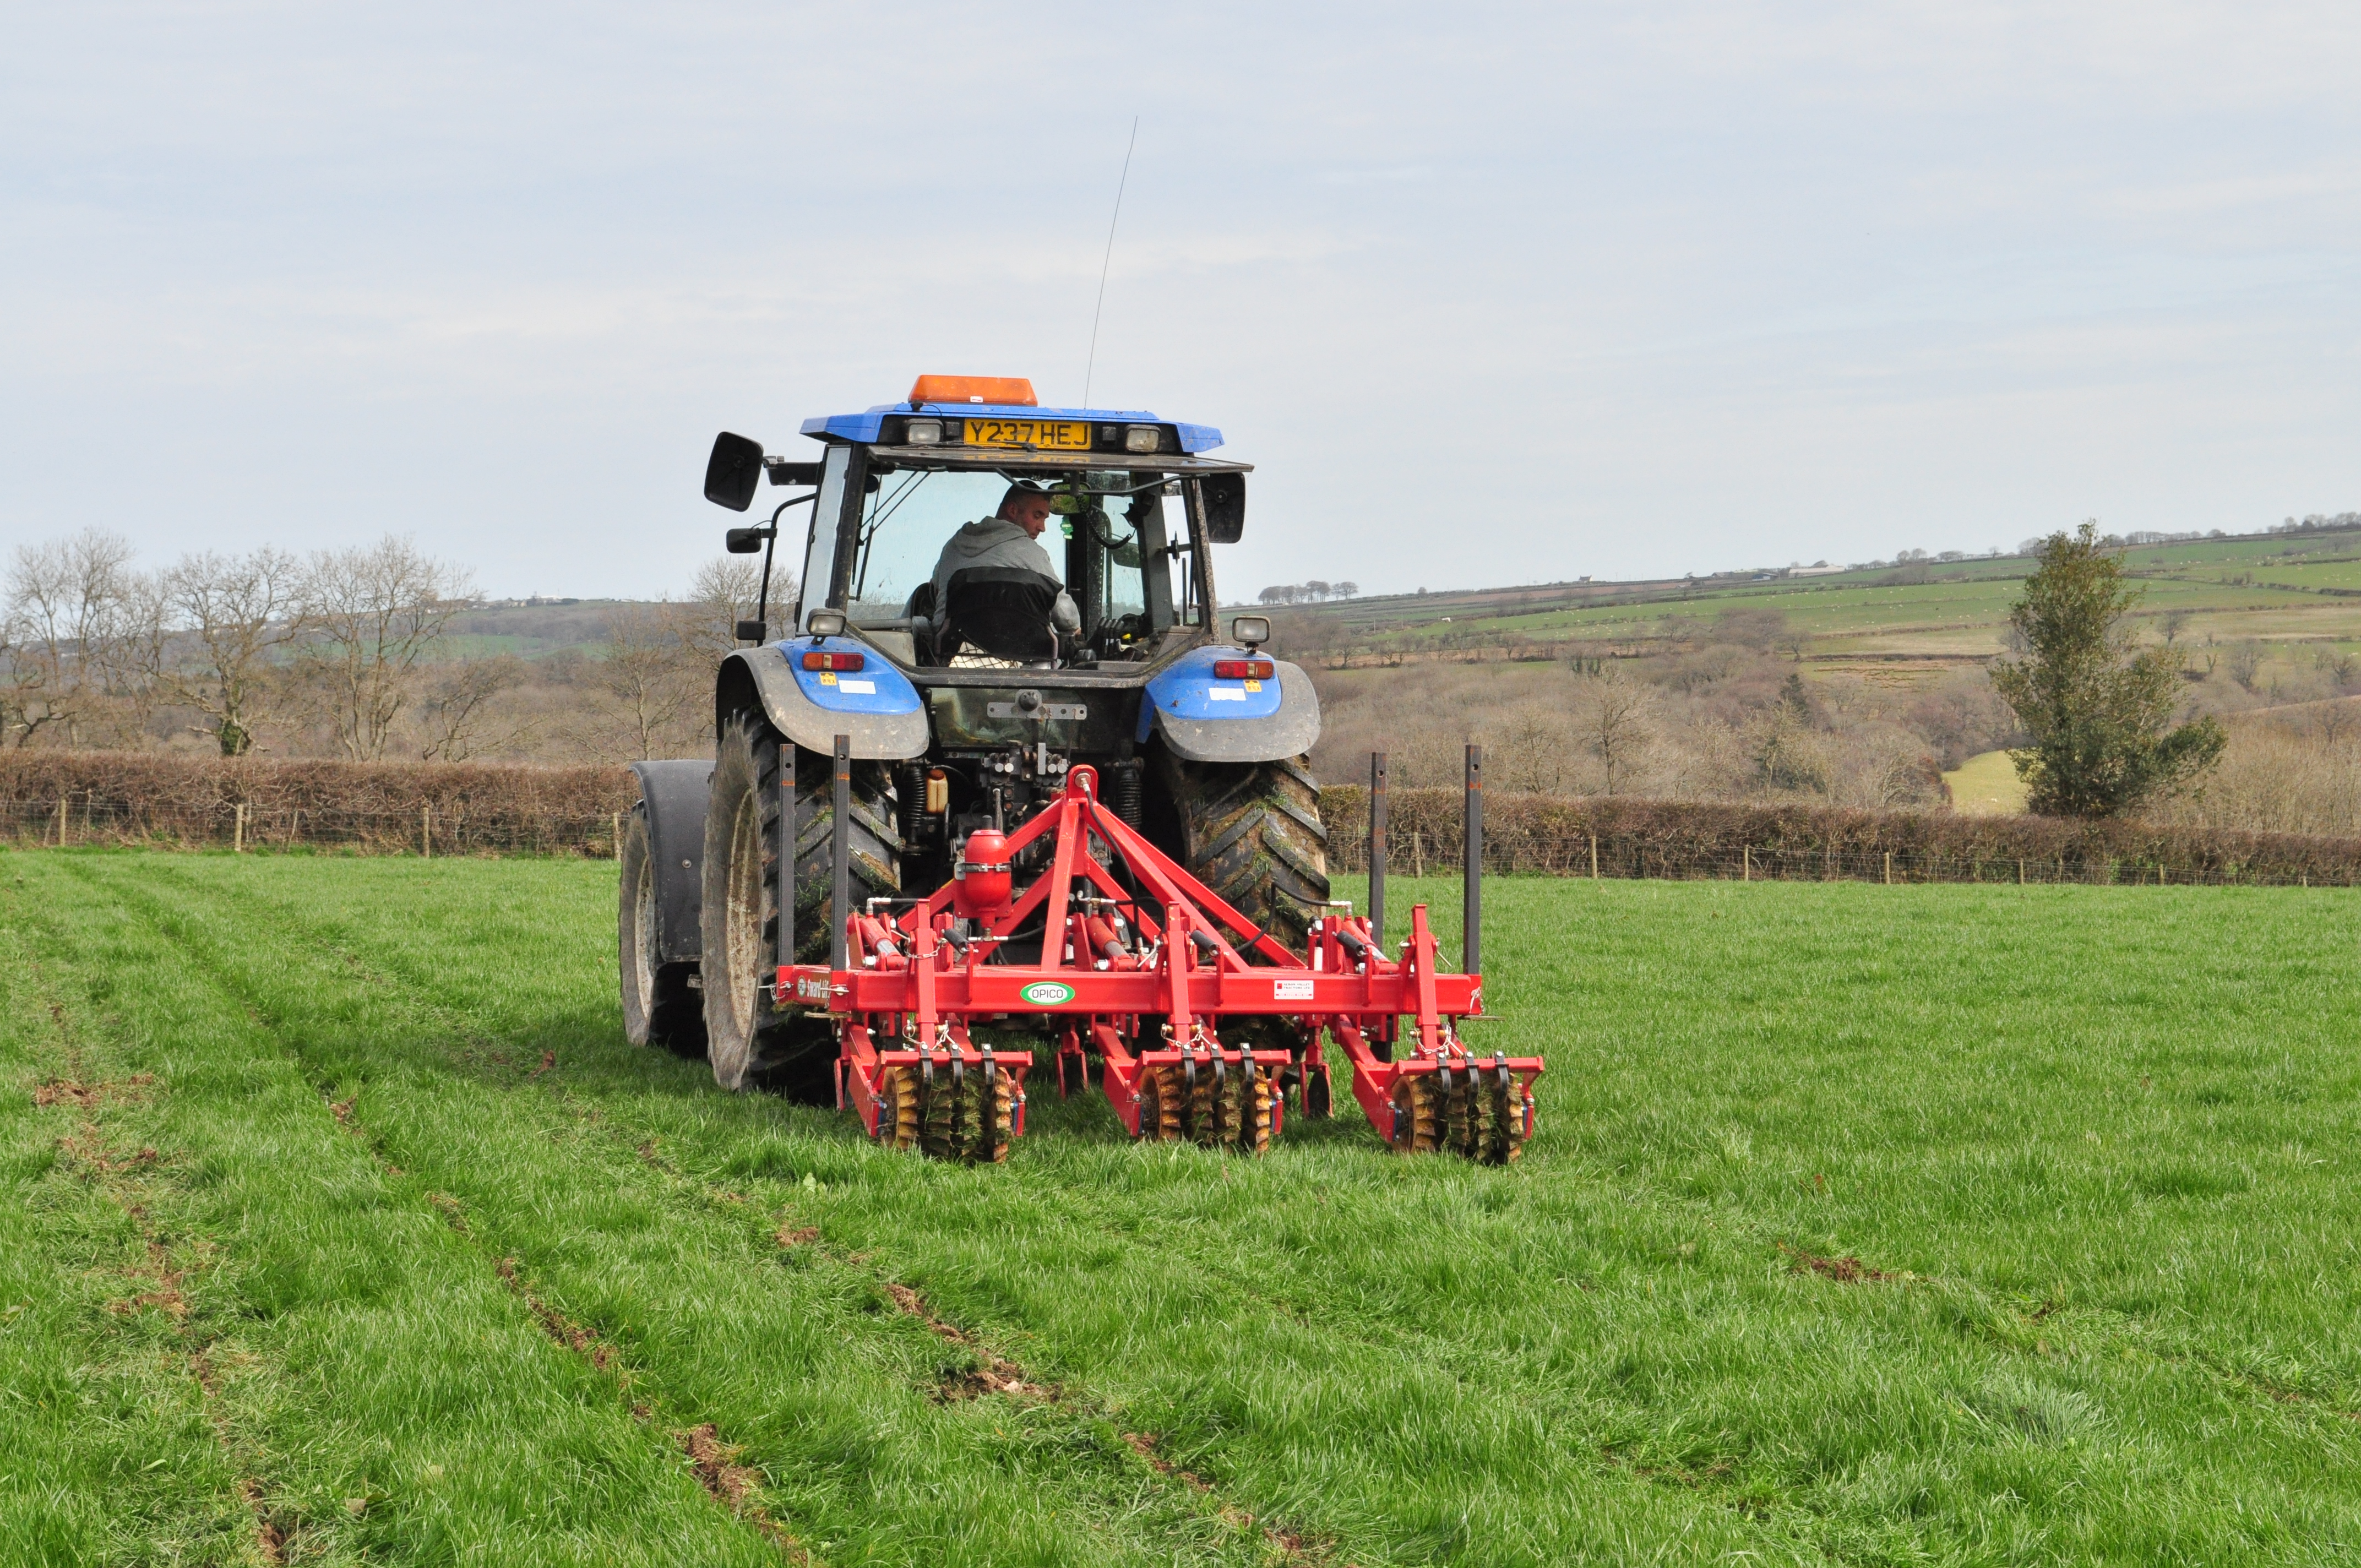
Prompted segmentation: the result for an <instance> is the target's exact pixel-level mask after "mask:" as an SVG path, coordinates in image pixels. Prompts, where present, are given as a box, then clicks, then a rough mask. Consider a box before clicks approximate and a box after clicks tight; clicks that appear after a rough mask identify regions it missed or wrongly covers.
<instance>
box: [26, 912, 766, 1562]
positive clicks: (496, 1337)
mask: <svg viewBox="0 0 2361 1568" xmlns="http://www.w3.org/2000/svg"><path fill="white" fill-rule="evenodd" d="M76 869H81V868H76ZM87 881H88V879H87V878H83V877H70V878H67V879H59V880H58V881H54V882H52V883H50V891H51V892H53V893H61V894H65V895H66V896H64V897H60V898H52V899H51V900H50V901H49V902H48V903H47V904H46V905H45V906H44V908H43V910H42V911H41V916H40V918H39V919H38V920H34V921H27V922H25V923H24V925H25V928H27V930H29V931H31V932H32V934H33V935H34V937H35V942H36V946H37V947H46V949H47V950H48V951H50V952H53V953H54V952H58V951H60V950H66V951H71V952H73V953H74V955H75V957H76V958H78V959H88V958H91V957H93V956H98V957H103V958H104V959H105V960H106V961H105V962H104V965H102V966H99V967H93V966H91V965H89V964H87V963H80V964H70V965H69V966H68V971H69V978H70V980H71V981H76V982H80V985H81V988H82V991H83V992H84V995H83V997H82V999H81V1000H83V1001H85V1002H86V1003H88V1004H89V1006H90V1014H91V1016H92V1017H93V1019H103V1020H104V1028H103V1029H102V1028H101V1027H100V1025H97V1024H93V1025H92V1026H91V1028H90V1030H89V1031H88V1032H89V1034H90V1035H91V1036H92V1037H93V1041H92V1045H91V1047H90V1048H91V1049H93V1051H97V1050H102V1049H103V1050H104V1051H105V1052H106V1053H107V1054H109V1055H111V1056H115V1057H120V1058H126V1063H125V1064H117V1065H133V1066H137V1067H140V1068H144V1069H147V1071H148V1073H149V1074H150V1075H152V1079H153V1081H154V1084H155V1090H154V1092H153V1095H152V1097H151V1099H150V1100H149V1101H148V1103H147V1105H146V1106H145V1110H146V1112H147V1113H148V1115H147V1118H146V1121H145V1124H144V1125H143V1128H142V1130H143V1131H144V1132H145V1133H147V1134H148V1135H149V1136H150V1137H151V1138H152V1140H153V1143H154V1145H155V1146H158V1147H159V1148H160V1149H161V1151H162V1153H161V1154H160V1155H159V1157H158V1158H157V1159H154V1160H142V1161H139V1162H138V1163H139V1165H140V1167H141V1168H143V1169H144V1170H145V1171H146V1172H147V1175H146V1180H147V1182H148V1191H147V1192H146V1193H145V1194H143V1196H144V1197H146V1198H148V1200H149V1203H148V1204H143V1205H142V1207H143V1208H146V1207H151V1206H152V1210H153V1212H156V1213H157V1214H159V1215H166V1216H170V1228H171V1229H172V1230H173V1231H175V1232H178V1233H180V1234H187V1235H194V1236H198V1237H201V1238H203V1240H204V1241H206V1242H208V1243H209V1244H210V1245H208V1246H207V1248H206V1263H207V1266H206V1267H205V1268H204V1269H203V1271H202V1275H201V1276H200V1278H201V1280H202V1284H203V1289H202V1290H195V1289H194V1288H192V1287H190V1286H189V1283H188V1280H187V1279H186V1278H185V1277H183V1278H182V1279H181V1280H179V1281H178V1282H176V1283H175V1284H174V1286H172V1287H171V1288H173V1290H174V1291H175V1293H176V1294H180V1295H181V1296H182V1299H185V1297H186V1295H187V1294H189V1293H194V1294H195V1295H196V1296H197V1298H198V1306H197V1311H198V1313H199V1314H202V1315H203V1316H204V1317H205V1318H207V1319H208V1320H209V1321H217V1322H221V1323H226V1324H235V1325H237V1326H238V1327H237V1331H236V1332H237V1335H238V1337H237V1338H236V1339H235V1340H233V1339H229V1338H227V1337H225V1336H221V1335H216V1336H215V1337H214V1338H213V1339H211V1340H209V1341H207V1342H206V1343H202V1344H200V1345H199V1346H198V1355H197V1357H196V1359H195V1360H194V1361H193V1362H192V1364H191V1365H192V1376H193V1377H194V1380H195V1381H196V1382H197V1383H198V1384H199V1385H200V1386H201V1387H203V1389H204V1392H205V1394H206V1396H207V1397H208V1398H210V1399H215V1400H219V1401H220V1402H221V1403H222V1404H223V1405H224V1406H225V1407H226V1408H225V1409H224V1410H222V1411H220V1412H219V1414H218V1416H217V1419H216V1420H215V1422H214V1429H215V1431H217V1432H220V1433H223V1434H225V1438H224V1442H225V1446H228V1447H232V1448H235V1449H236V1451H237V1452H238V1453H239V1455H240V1457H241V1459H246V1458H249V1457H250V1459H251V1461H252V1463H251V1464H248V1465H243V1466H241V1468H242V1469H243V1471H244V1473H243V1474H240V1475H236V1477H235V1479H229V1480H226V1481H225V1485H224V1486H222V1487H221V1488H220V1489H221V1490H222V1491H223V1492H224V1493H225V1495H226V1496H227V1497H230V1498H232V1499H234V1500H235V1503H236V1507H237V1508H238V1510H239V1512H240V1513H241V1514H247V1515H250V1516H251V1528H252V1531H253V1533H252V1537H251V1542H250V1547H251V1549H250V1551H247V1552H237V1553H233V1554H228V1555H220V1556H218V1557H216V1556H215V1555H214V1554H208V1555H205V1556H203V1557H202V1558H201V1559H199V1560H203V1561H214V1560H220V1561H240V1560H243V1561H254V1560H258V1559H259V1560H262V1561H269V1560H272V1559H274V1558H280V1559H283V1560H286V1561H291V1562H309V1561H348V1560H355V1559H357V1558H358V1557H360V1556H363V1555H369V1554H373V1553H376V1552H379V1551H380V1550H381V1549H383V1548H385V1547H387V1546H389V1545H392V1544H394V1543H396V1542H400V1541H409V1542H410V1543H411V1544H412V1547H413V1548H414V1549H415V1550H416V1551H418V1552H422V1553H423V1555H425V1556H427V1557H430V1558H437V1559H440V1558H444V1557H447V1556H450V1555H454V1554H456V1555H468V1554H471V1553H473V1552H480V1551H482V1550H483V1549H484V1548H485V1546H486V1545H488V1544H489V1542H490V1541H500V1542H501V1546H500V1555H501V1556H502V1558H503V1560H504V1561H508V1562H516V1563H540V1562H560V1561H573V1560H575V1559H576V1558H577V1555H578V1554H579V1553H581V1552H584V1551H591V1552H596V1551H597V1550H598V1546H597V1543H598V1541H601V1540H602V1539H603V1540H606V1541H610V1542H615V1543H620V1542H623V1541H634V1542H637V1543H639V1544H637V1545H635V1546H633V1547H632V1548H631V1550H633V1551H634V1552H639V1553H640V1554H641V1556H640V1560H642V1561H664V1562H681V1563H756V1562H760V1561H763V1560H764V1559H765V1558H770V1559H771V1560H774V1561H775V1558H774V1557H773V1554H772V1553H771V1552H769V1550H768V1548H767V1547H763V1546H761V1545H760V1544H758V1542H757V1541H755V1540H754V1539H752V1538H751V1537H749V1538H748V1539H746V1540H744V1541H740V1542H736V1543H733V1542H732V1541H730V1540H729V1539H728V1536H729V1534H730V1531H732V1530H735V1529H736V1528H737V1527H735V1526H734V1525H730V1524H729V1523H728V1521H726V1520H722V1519H716V1520H714V1521H713V1523H714V1524H717V1525H719V1526H720V1527H721V1528H720V1530H719V1532H718V1533H717V1531H716V1530H714V1529H712V1528H700V1527H699V1526H698V1524H697V1520H696V1519H695V1517H694V1514H695V1512H696V1511H702V1510H708V1509H710V1507H711V1505H710V1503H709V1501H708V1499H707V1498H706V1497H704V1495H703V1493H702V1491H701V1489H699V1488H697V1486H695V1484H694V1482H693V1480H692V1479H691V1478H690V1477H689V1476H688V1475H686V1465H685V1464H676V1463H675V1462H673V1461H671V1460H670V1459H664V1460H661V1461H655V1462H642V1463H640V1464H626V1465H623V1466H620V1467H619V1473H618V1474H617V1475H616V1476H615V1477H614V1479H615V1480H616V1481H618V1482H620V1483H621V1484H620V1485H608V1486H589V1487H579V1486H577V1485H576V1482H575V1480H574V1479H573V1477H572V1475H571V1473H572V1472H574V1471H575V1470H576V1469H577V1467H578V1465H579V1464H581V1463H582V1462H583V1461H585V1460H588V1459H593V1458H594V1457H595V1458H604V1459H608V1460H609V1461H611V1460H612V1459H613V1458H615V1457H617V1453H616V1447H617V1444H616V1441H615V1440H616V1439H617V1438H619V1437H620V1436H621V1435H622V1434H624V1433H627V1432H630V1431H632V1423H631V1421H630V1420H629V1418H628V1416H627V1415H626V1414H624V1413H623V1412H621V1411H620V1410H612V1411H608V1412H602V1411H600V1410H598V1409H597V1408H596V1407H597V1405H598V1403H599V1401H598V1399H597V1398H595V1397H593V1398H585V1397H584V1396H585V1395H586V1394H595V1391H594V1390H591V1389H588V1388H585V1387H583V1386H582V1385H581V1384H580V1382H579V1380H578V1379H571V1378H568V1377H566V1376H550V1374H551V1373H552V1372H555V1371H556V1370H558V1369H557V1367H556V1366H555V1365H553V1364H551V1363H550V1362H549V1361H548V1359H547V1358H548V1357H549V1356H551V1355H552V1354H555V1353H553V1352H550V1351H548V1350H547V1349H545V1348H544V1349H542V1350H540V1351H534V1350H533V1349H532V1348H531V1347H533V1346H534V1345H539V1344H544V1342H543V1341H542V1340H541V1339H540V1336H539V1335H538V1334H537V1333H536V1332H533V1330H532V1328H531V1327H530V1326H529V1325H528V1324H526V1323H524V1322H522V1321H520V1320H521V1317H522V1314H521V1313H520V1312H519V1311H518V1310H516V1309H515V1308H513V1307H502V1306H501V1305H500V1303H502V1302H503V1301H504V1300H505V1297H504V1296H503V1295H502V1294H501V1293H500V1292H498V1291H493V1290H485V1289H476V1290H473V1291H470V1290H468V1289H467V1282H466V1280H465V1279H464V1277H462V1276H457V1275H455V1273H454V1271H453V1270H452V1269H451V1268H450V1266H449V1265H450V1263H451V1262H452V1254H451V1249H450V1247H449V1245H447V1244H443V1245H437V1244H435V1243H434V1240H433V1237H434V1232H435V1230H437V1229H439V1227H428V1228H427V1229H425V1230H423V1231H422V1230H421V1229H420V1228H419V1226H417V1225H416V1224H414V1223H405V1222H404V1217H403V1214H402V1208H403V1205H401V1204H400V1203H399V1202H398V1201H397V1202H393V1203H389V1202H387V1201H385V1200H386V1199H387V1198H388V1197H390V1196H391V1195H390V1194H389V1193H388V1192H387V1191H386V1190H385V1188H384V1186H383V1185H382V1183H381V1181H380V1180H379V1173H378V1172H377V1171H376V1170H375V1169H373V1168H371V1162H369V1161H368V1159H367V1157H366V1156H363V1155H360V1154H359V1151H357V1150H354V1149H352V1146H351V1145H350V1143H349V1141H348V1140H346V1139H343V1138H341V1137H339V1136H338V1135H336V1134H335V1131H334V1129H335V1118H334V1117H333V1115H332V1113H331V1112H330V1110H329V1108H328V1107H327V1106H326V1105H325V1104H324V1103H323V1102H321V1101H320V1100H319V1099H317V1098H316V1097H315V1096H313V1095H312V1094H311V1093H310V1092H309V1091H308V1088H307V1087H306V1086H304V1085H302V1084H301V1083H300V1082H299V1081H297V1080H294V1078H293V1077H292V1075H291V1072H290V1071H289V1067H290V1065H291V1064H289V1063H288V1062H287V1061H286V1060H285V1058H284V1057H283V1055H282V1054H281V1053H280V1052H279V1051H278V1050H277V1048H276V1047H275V1044H273V1043H269V1042H266V1041H261V1040H257V1039H256V1038H255V1034H256V1031H255V1030H254V1029H253V1027H252V1025H251V1024H250V1022H249V1021H248V1020H247V1019H246V1018H245V1017H243V1016H241V1015H239V1014H238V1013H237V1011H236V1010H235V1009H224V1008H220V1007H217V1006H215V1007H208V1006H207V1005H205V1003H206V1000H207V999H206V998H205V996H204V995H203V992H204V990H206V989H209V988H205V987H195V988H192V987H190V986H188V985H186V984H185V983H181V984H171V983H170V981H175V980H180V979H181V977H180V976H176V975H172V974H171V973H170V970H169V967H167V966H164V965H163V964H162V963H161V961H160V960H161V959H163V958H164V957H165V956H167V955H166V953H165V952H162V951H159V944H158V943H156V942H155V941H154V939H153V938H154V937H155V936H157V935H163V934H164V933H163V932H162V931H161V929H160V927H155V926H153V925H151V924H150V923H148V922H145V921H138V920H137V919H126V917H125V916H126V905H127V904H136V903H137V902H138V900H137V898H136V897H135V898H133V899H130V900H104V901H102V900H93V899H90V898H86V897H85V898H81V899H76V898H74V897H73V896H72V895H73V894H76V893H81V892H83V891H84V889H83V888H81V887H75V886H72V885H70V884H71V883H86V882H87ZM19 913H21V910H20V911H19ZM140 927H147V928H146V929H141V928H140ZM42 938H46V939H47V940H46V943H43V942H42V941H41V939H42ZM93 949H95V950H96V951H95V954H93ZM94 979H95V980H96V981H97V985H96V987H95V988H93V980H94ZM165 1000H169V1002H170V1004H171V1005H170V1007H169V1008H167V1009H163V1010H161V1011H159V1003H161V1002H163V1001H165ZM102 1037H103V1038H102ZM290 1175H292V1178H293V1179H287V1178H288V1177H289V1176H290ZM273 1177H277V1178H278V1179H276V1180H273V1179H271V1178H273ZM208 1216H211V1223H207V1222H208ZM405 1232H406V1233H407V1234H404V1233H405ZM418 1243H423V1244H424V1245H405V1244H418ZM150 1294H151V1295H153V1294H159V1293H158V1292H151V1293H150ZM488 1307H489V1308H491V1309H493V1310H489V1311H487V1310H485V1309H486V1308H488ZM182 1315H186V1314H182ZM504 1331H505V1332H504ZM438 1351H439V1352H440V1353H441V1354H437V1352H438ZM536 1360H537V1361H538V1365H536V1364H535V1363H536ZM225 1371H226V1372H231V1373H233V1374H234V1375H233V1376H226V1377H225V1376H222V1374H223V1373H224V1372H225ZM503 1372H506V1373H508V1374H510V1376H506V1377H503V1376H500V1375H501V1374H502V1373H503ZM520 1374H522V1375H521V1376H520ZM422 1382H423V1385H424V1386H423V1387H421V1384H422ZM569 1383H571V1384H573V1386H572V1387H567V1385H568V1384H569ZM371 1393H379V1394H383V1395H387V1396H389V1398H386V1399H384V1400H383V1401H382V1403H378V1402H374V1401H372V1400H371V1399H370V1398H368V1396H369V1394H371ZM422 1397H423V1398H422ZM422 1416H424V1417H426V1418H427V1419H426V1420H425V1421H424V1422H423V1423H422V1422H421V1420H420V1419H419V1418H420V1417H422ZM602 1417H603V1420H602ZM438 1418H439V1419H438ZM422 1424H423V1427H424V1428H425V1429H427V1430H421V1428H422ZM601 1428H603V1429H604V1430H603V1431H601V1430H599V1429H601ZM667 1471H670V1472H671V1473H672V1474H671V1476H670V1477H669V1478H668V1477H667V1475H666V1472H667ZM257 1475H262V1476H267V1477H269V1480H268V1481H267V1483H266V1482H261V1481H258V1480H257V1478H256V1477H257ZM668 1479H669V1480H670V1482H671V1484H670V1485H667V1484H666V1483H667V1480H668ZM691 1499H694V1503H693V1504H692V1503H691ZM684 1506H686V1508H685V1507H684ZM526 1520H532V1521H533V1524H536V1525H538V1527H539V1529H538V1530H534V1529H533V1528H531V1527H530V1526H528V1527H527V1528H526V1529H524V1530H522V1531H520V1530H519V1528H518V1527H519V1526H520V1525H521V1524H524V1523H525V1521H526ZM521 1535H522V1539H520V1536H521ZM657 1543H662V1544H661V1545H658V1544H657ZM651 1548H653V1551H651V1550H650V1549H651ZM133 1555H134V1556H137V1557H141V1558H143V1560H144V1557H145V1555H146V1554H145V1553H144V1552H135V1553H133ZM168 1555H173V1556H177V1555H178V1553H177V1552H173V1553H168ZM58 1560H59V1561H61V1562H62V1561H81V1560H82V1559H79V1558H76V1559H67V1558H60V1559H58Z"/></svg>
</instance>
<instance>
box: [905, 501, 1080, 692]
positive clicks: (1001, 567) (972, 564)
mask: <svg viewBox="0 0 2361 1568" xmlns="http://www.w3.org/2000/svg"><path fill="white" fill-rule="evenodd" d="M1049 508H1050V497H1049V491H1047V490H1045V489H1043V488H1041V487H1040V486H1038V485H1037V484H1034V483H1032V482H1030V481H1028V480H1021V479H1020V480H1018V481H1017V482H1016V483H1015V484H1012V485H1010V486H1009V487H1008V492H1007V494H1005V495H1004V496H1002V497H1001V499H1000V510H998V511H997V512H995V513H994V515H993V516H991V517H988V518H984V519H983V520H982V521H976V522H971V523H967V524H965V525H964V526H962V527H961V529H960V531H959V532H957V533H954V534H952V535H951V537H950V542H949V543H946V544H944V546H943V553H942V554H941V556H940V557H939V559H938V560H937V561H936V562H935V573H934V577H933V579H932V586H933V588H934V603H935V612H936V613H935V622H936V626H937V632H936V642H937V645H938V647H939V648H941V649H942V651H943V652H944V653H945V654H946V655H949V654H950V653H953V652H956V651H957V650H958V648H959V647H961V646H962V645H964V646H966V647H968V648H970V649H972V650H973V651H975V652H980V653H982V654H983V655H985V656H987V657H990V658H995V659H1004V660H1013V661H1016V662H1018V663H1043V662H1047V661H1050V660H1054V659H1055V658H1056V657H1057V638H1056V636H1055V635H1053V634H1052V632H1051V628H1052V627H1054V628H1055V629H1056V632H1057V633H1058V634H1062V635H1063V636H1066V637H1069V638H1071V637H1073V636H1076V635H1078V634H1079V633H1080V632H1081V631H1082V611H1081V610H1079V609H1076V608H1075V606H1074V601H1073V599H1072V598H1071V596H1070V595H1068V594H1067V592H1066V590H1065V587H1064V585H1063V584H1062V583H1060V581H1059V578H1058V571H1057V567H1056V565H1054V564H1053V563H1052V562H1051V561H1050V559H1049V551H1047V550H1045V549H1043V548H1042V547H1041V543H1040V539H1041V535H1042V533H1043V532H1046V531H1047V530H1048V528H1049Z"/></svg>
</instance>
